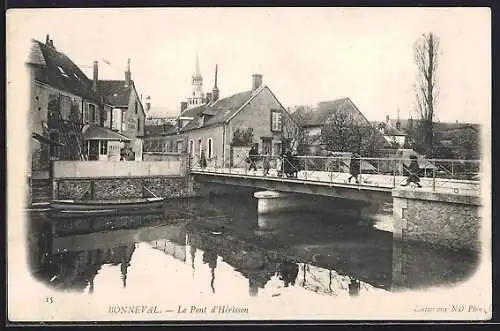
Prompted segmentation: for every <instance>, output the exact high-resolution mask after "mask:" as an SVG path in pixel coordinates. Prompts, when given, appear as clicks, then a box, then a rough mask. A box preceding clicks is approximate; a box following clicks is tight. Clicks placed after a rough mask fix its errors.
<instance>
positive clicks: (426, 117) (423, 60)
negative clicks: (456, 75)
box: [414, 32, 439, 155]
mask: <svg viewBox="0 0 500 331" xmlns="http://www.w3.org/2000/svg"><path fill="white" fill-rule="evenodd" d="M438 52H439V38H438V37H437V36H436V35H434V33H432V32H430V33H427V34H423V35H422V36H421V37H420V38H419V39H418V40H417V41H416V42H415V44H414V56H415V57H414V60H415V64H416V65H417V78H416V84H415V89H416V108H417V111H418V113H419V116H420V119H421V121H420V122H419V123H420V128H419V129H420V130H419V131H420V133H419V142H420V143H421V144H422V145H423V147H424V150H425V152H426V154H427V155H429V154H430V153H431V152H432V145H433V119H434V115H435V111H436V103H437V96H438V81H437V68H438Z"/></svg>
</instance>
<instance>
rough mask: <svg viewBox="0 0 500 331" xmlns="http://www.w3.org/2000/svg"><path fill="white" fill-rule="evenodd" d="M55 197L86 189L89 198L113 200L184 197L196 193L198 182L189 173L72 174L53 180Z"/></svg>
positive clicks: (76, 194)
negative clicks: (80, 175)
mask: <svg viewBox="0 0 500 331" xmlns="http://www.w3.org/2000/svg"><path fill="white" fill-rule="evenodd" d="M54 185H55V187H54V192H53V197H54V198H55V199H71V200H73V199H76V200H78V199H81V198H83V196H84V195H85V193H86V192H88V197H89V199H96V200H115V199H128V198H140V197H143V193H144V194H145V195H144V196H147V197H151V196H153V195H152V194H151V193H149V192H148V191H147V190H143V186H145V187H147V188H148V189H149V190H150V191H151V192H153V193H154V194H155V195H157V196H161V197H166V198H186V197H194V196H197V195H198V191H199V184H198V183H195V182H194V180H193V179H192V178H191V177H190V176H184V177H140V178H92V179H85V178H72V179H58V180H55V181H54Z"/></svg>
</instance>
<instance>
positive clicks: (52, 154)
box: [27, 35, 101, 178]
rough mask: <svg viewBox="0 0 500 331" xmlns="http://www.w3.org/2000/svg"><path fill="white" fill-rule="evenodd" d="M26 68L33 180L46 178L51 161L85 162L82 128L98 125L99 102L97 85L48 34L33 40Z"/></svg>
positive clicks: (31, 173) (31, 174)
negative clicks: (29, 85) (28, 78)
mask: <svg viewBox="0 0 500 331" xmlns="http://www.w3.org/2000/svg"><path fill="white" fill-rule="evenodd" d="M27 65H28V68H29V73H30V79H31V80H30V82H31V91H30V99H31V100H30V113H29V121H30V122H29V125H30V131H31V136H32V139H31V148H30V157H31V167H30V173H29V176H32V178H48V177H49V173H50V165H51V161H52V160H84V159H86V154H87V151H86V147H85V146H86V145H85V144H84V143H83V137H82V132H81V129H82V127H83V125H85V124H96V125H99V124H100V122H101V103H100V98H99V95H98V94H97V91H96V86H95V84H94V83H93V82H92V80H90V79H89V78H88V77H87V76H86V75H85V74H84V73H83V72H82V71H81V70H80V68H78V66H77V65H76V64H75V63H73V61H71V59H70V58H69V57H68V56H66V55H65V54H64V53H62V52H60V51H58V50H57V49H56V48H55V46H54V42H53V40H51V39H50V37H49V35H47V38H46V41H45V43H42V42H40V41H37V40H32V43H31V51H30V54H29V59H28V61H27Z"/></svg>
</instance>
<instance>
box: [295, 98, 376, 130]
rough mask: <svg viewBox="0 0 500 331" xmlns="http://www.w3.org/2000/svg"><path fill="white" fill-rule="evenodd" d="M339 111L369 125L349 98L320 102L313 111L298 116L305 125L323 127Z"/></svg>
mask: <svg viewBox="0 0 500 331" xmlns="http://www.w3.org/2000/svg"><path fill="white" fill-rule="evenodd" d="M339 111H344V112H348V113H350V114H351V115H352V116H353V117H354V118H355V119H357V120H360V121H362V122H363V123H365V124H368V125H369V124H370V123H369V122H368V120H367V119H366V118H365V116H364V115H363V114H362V113H361V112H360V111H359V110H358V109H357V108H356V106H355V105H354V104H353V103H352V101H351V100H350V99H349V98H342V99H337V100H333V101H323V102H320V103H318V105H317V107H316V108H315V109H314V110H313V111H310V112H307V113H304V114H300V116H301V117H302V118H303V119H304V122H305V125H307V126H320V125H324V124H325V123H326V121H327V120H328V119H329V118H330V117H331V116H332V115H333V114H335V113H337V112H339Z"/></svg>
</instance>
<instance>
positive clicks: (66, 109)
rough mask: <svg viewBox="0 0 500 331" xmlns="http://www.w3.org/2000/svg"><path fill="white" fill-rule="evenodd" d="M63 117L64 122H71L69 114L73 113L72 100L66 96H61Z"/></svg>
mask: <svg viewBox="0 0 500 331" xmlns="http://www.w3.org/2000/svg"><path fill="white" fill-rule="evenodd" d="M60 107H61V108H60V109H61V117H62V119H63V120H69V113H70V112H71V99H70V98H69V97H67V96H65V95H61V103H60Z"/></svg>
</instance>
